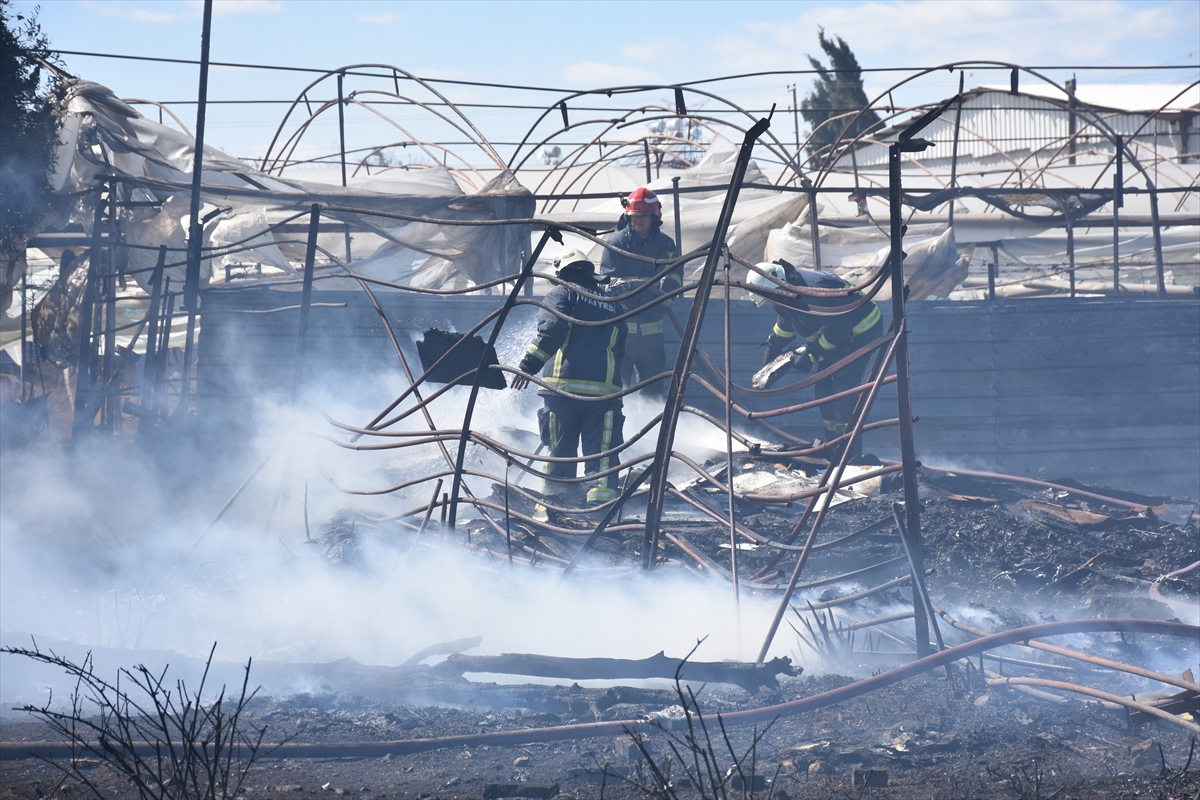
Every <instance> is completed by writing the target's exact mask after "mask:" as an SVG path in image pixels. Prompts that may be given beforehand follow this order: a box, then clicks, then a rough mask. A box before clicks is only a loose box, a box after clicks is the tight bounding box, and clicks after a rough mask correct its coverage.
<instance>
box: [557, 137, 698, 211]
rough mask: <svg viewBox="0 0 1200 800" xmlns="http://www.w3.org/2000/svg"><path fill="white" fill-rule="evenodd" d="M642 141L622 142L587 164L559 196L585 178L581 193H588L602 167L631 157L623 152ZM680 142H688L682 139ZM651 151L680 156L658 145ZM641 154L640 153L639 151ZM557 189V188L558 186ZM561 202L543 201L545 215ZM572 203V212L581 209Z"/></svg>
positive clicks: (575, 201)
mask: <svg viewBox="0 0 1200 800" xmlns="http://www.w3.org/2000/svg"><path fill="white" fill-rule="evenodd" d="M641 141H643V140H642V139H630V140H628V141H624V142H620V143H619V144H617V145H615V146H614V147H613V149H612V151H611V152H609V153H605V154H604V155H603V156H600V157H599V158H597V159H595V160H593V161H592V162H590V163H589V164H587V165H586V166H585V167H584V168H583V171H582V172H581V173H580V174H578V175H576V176H575V177H574V178H572V179H571V182H570V183H568V184H567V185H566V187H564V189H563V191H562V192H558V193H559V194H568V193H570V191H571V190H572V189H574V188H575V185H576V184H577V183H578V182H579V181H580V180H584V179H585V178H586V180H584V183H583V187H582V188H581V189H580V190H579V191H580V192H581V193H582V192H586V191H587V189H588V187H589V186H590V185H591V183H592V181H593V180H595V179H596V178H597V177H599V175H600V169H601V167H603V166H604V165H605V164H609V163H612V162H615V161H617V160H619V159H622V158H626V157H628V155H630V153H622V152H621V151H623V150H625V149H626V148H632V147H633V146H634V145H635V144H638V143H640V142H641ZM679 141H687V140H686V139H680V140H679ZM651 149H652V150H654V152H657V153H663V154H667V155H670V156H672V157H678V154H676V153H674V152H672V151H671V150H667V149H665V148H661V147H659V146H657V145H651ZM639 153H640V151H639ZM681 160H683V159H681ZM565 177H566V174H564V175H563V176H562V177H560V179H559V184H561V181H562V178H565ZM556 188H557V185H556ZM560 202H565V201H563V200H554V199H551V200H545V201H543V205H542V213H543V214H549V213H551V212H552V211H553V210H554V208H555V206H557V205H558V204H559V203H560ZM572 202H574V203H575V208H573V209H572V210H577V209H578V207H579V202H580V201H579V200H578V199H576V200H574V201H572Z"/></svg>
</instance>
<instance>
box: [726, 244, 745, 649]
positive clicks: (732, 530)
mask: <svg viewBox="0 0 1200 800" xmlns="http://www.w3.org/2000/svg"><path fill="white" fill-rule="evenodd" d="M730 266H731V263H730V258H729V249H728V248H726V249H725V477H726V479H727V480H728V482H729V569H730V572H731V573H732V575H733V613H734V621H735V626H736V630H737V644H738V650H739V653H738V658H741V653H740V650H741V647H742V598H741V589H740V588H739V584H738V557H737V518H736V517H735V516H734V499H733V474H734V473H733V358H732V357H731V355H730V345H729V342H730V339H731V338H732V337H731V334H730V320H729V314H730V311H731V310H732V309H731V308H730V304H729V287H730V283H731V282H732V281H733V274H732V270H731V269H730Z"/></svg>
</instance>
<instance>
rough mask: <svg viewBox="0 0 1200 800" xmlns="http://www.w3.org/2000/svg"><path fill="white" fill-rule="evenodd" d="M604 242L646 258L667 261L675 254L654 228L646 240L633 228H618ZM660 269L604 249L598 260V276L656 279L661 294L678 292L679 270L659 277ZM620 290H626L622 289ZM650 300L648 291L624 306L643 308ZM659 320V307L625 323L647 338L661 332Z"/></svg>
mask: <svg viewBox="0 0 1200 800" xmlns="http://www.w3.org/2000/svg"><path fill="white" fill-rule="evenodd" d="M622 221H624V217H622ZM608 243H609V244H611V245H612V246H613V247H619V248H620V249H622V250H624V251H626V252H629V253H637V254H638V255H639V256H645V257H646V258H656V259H669V258H675V256H677V255H678V252H677V251H676V249H675V242H673V241H671V237H670V236H667V235H666V234H665V233H663V232H662V231H661V230H660V229H659V228H658V227H657V226H655V229H654V231H653V232H652V233H651V234H650V236H649V237H648V238H646V239H643V238H642V237H640V236H638V235H637V234H636V233H634V232H633V228H630V227H628V225H626V226H624V227H620V226H618V230H617V232H616V233H614V234H613V235H612V236H610V237H609V238H608ZM663 269H664V268H663V267H661V266H660V267H658V268H657V269H656V268H655V265H654V264H651V263H649V262H646V261H638V260H637V259H633V258H629V257H628V256H625V255H622V254H620V253H614V252H613V251H612V250H608V249H606V250H605V251H604V255H602V256H601V257H600V274H601V275H603V276H605V277H608V278H620V279H621V280H625V281H640V282H645V281H653V280H655V278H659V279H660V282H659V285H658V287H657V288H659V289H660V290H661V291H664V292H669V291H671V290H672V289H678V288H679V286H680V285H681V284H682V283H683V279H682V278H681V277H680V272H681V270H682V268H681V267H676V268H675V269H674V270H672V271H671V272H669V273H668V274H667V275H665V276H663V275H662V274H661V273H662V271H663ZM624 291H629V290H628V289H625V290H624ZM652 299H653V298H652V297H651V295H650V293H649V292H642V293H641V294H638V295H635V296H634V297H632V298H630V299H629V300H628V301H626V303H627V305H629V306H630V308H634V307H637V306H641V305H645V304H646V303H648V302H650V301H651V300H652ZM662 320H663V307H662V306H661V305H657V306H654V307H653V308H648V309H646V310H645V311H643V312H642V313H640V314H638V315H637V316H636V317H633V318H631V319H630V320H629V323H628V325H629V332H630V333H642V334H647V335H649V334H655V333H662V330H663V327H662Z"/></svg>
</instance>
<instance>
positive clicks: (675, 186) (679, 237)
mask: <svg viewBox="0 0 1200 800" xmlns="http://www.w3.org/2000/svg"><path fill="white" fill-rule="evenodd" d="M671 193H672V195H673V199H674V201H675V252H676V253H678V254H680V255H682V254H683V221H682V220H680V218H679V176H678V175H676V176H675V177H674V178H671ZM682 271H683V270H682V268H681V269H680V272H681V273H682Z"/></svg>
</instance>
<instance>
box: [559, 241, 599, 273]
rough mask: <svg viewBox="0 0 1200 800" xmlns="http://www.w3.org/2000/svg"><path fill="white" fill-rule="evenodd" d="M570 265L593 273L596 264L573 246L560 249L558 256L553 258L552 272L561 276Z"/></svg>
mask: <svg viewBox="0 0 1200 800" xmlns="http://www.w3.org/2000/svg"><path fill="white" fill-rule="evenodd" d="M572 267H573V268H575V269H581V270H584V271H585V272H590V273H593V274H594V273H595V271H596V265H595V264H593V263H592V262H591V260H590V259H588V257H587V256H585V255H584V254H583V251H582V250H578V249H576V248H574V247H572V248H570V249H568V250H564V251H562V253H561V254H559V256H558V258H556V259H554V274H555V275H559V276H561V275H562V274H563V272H564V271H565V270H567V269H569V268H572Z"/></svg>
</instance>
